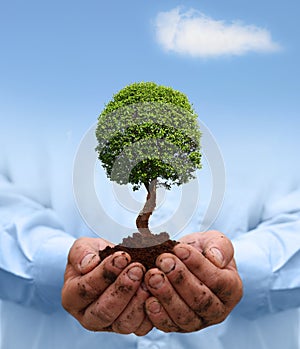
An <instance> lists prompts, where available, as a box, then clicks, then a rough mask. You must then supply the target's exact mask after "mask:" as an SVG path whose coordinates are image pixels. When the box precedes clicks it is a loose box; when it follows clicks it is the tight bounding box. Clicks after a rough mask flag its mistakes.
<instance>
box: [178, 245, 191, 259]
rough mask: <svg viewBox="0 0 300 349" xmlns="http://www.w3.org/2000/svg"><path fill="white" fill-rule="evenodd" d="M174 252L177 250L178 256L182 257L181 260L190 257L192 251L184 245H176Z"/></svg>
mask: <svg viewBox="0 0 300 349" xmlns="http://www.w3.org/2000/svg"><path fill="white" fill-rule="evenodd" d="M174 252H175V254H176V256H177V257H178V258H180V259H181V260H185V259H188V258H189V256H190V251H189V250H188V249H187V248H186V247H183V246H178V247H176V248H175V249H174Z"/></svg>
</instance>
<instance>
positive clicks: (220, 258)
mask: <svg viewBox="0 0 300 349" xmlns="http://www.w3.org/2000/svg"><path fill="white" fill-rule="evenodd" d="M210 252H211V253H212V255H213V257H214V259H215V260H216V262H217V263H218V264H219V265H220V267H222V266H223V263H224V257H223V254H222V252H221V251H220V250H219V249H218V248H216V247H212V248H211V249H210Z"/></svg>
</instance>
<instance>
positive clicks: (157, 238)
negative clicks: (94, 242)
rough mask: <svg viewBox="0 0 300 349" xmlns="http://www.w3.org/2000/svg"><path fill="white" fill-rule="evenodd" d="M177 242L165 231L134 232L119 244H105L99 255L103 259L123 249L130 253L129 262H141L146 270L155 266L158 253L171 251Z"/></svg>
mask: <svg viewBox="0 0 300 349" xmlns="http://www.w3.org/2000/svg"><path fill="white" fill-rule="evenodd" d="M178 243H179V242H178V241H174V240H170V239H169V234H168V233H166V232H163V233H160V234H158V235H154V234H150V235H149V236H143V235H141V234H140V233H134V234H133V236H132V237H131V236H128V237H127V238H124V239H123V241H122V243H121V244H119V245H116V246H114V247H109V246H107V247H106V248H105V249H104V250H102V251H99V256H100V258H101V260H103V259H104V258H106V257H107V256H109V255H111V254H113V253H114V252H116V251H125V252H127V253H128V254H130V256H131V262H139V263H142V264H143V265H144V267H145V268H146V269H147V270H148V269H151V268H155V261H156V258H157V257H158V256H159V255H160V254H162V253H165V252H169V253H172V251H173V248H174V246H175V245H177V244H178Z"/></svg>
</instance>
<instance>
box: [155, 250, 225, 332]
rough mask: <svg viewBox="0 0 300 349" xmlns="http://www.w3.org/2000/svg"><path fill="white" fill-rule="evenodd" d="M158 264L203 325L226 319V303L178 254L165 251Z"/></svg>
mask: <svg viewBox="0 0 300 349" xmlns="http://www.w3.org/2000/svg"><path fill="white" fill-rule="evenodd" d="M156 264H157V267H158V268H160V269H161V270H162V271H163V272H164V273H165V275H166V276H167V278H168V280H169V281H170V283H171V284H172V286H173V287H174V289H175V290H176V292H177V293H178V294H179V295H180V297H181V298H182V299H183V300H184V302H185V303H186V304H187V305H188V306H189V307H190V308H191V309H192V310H193V311H194V312H195V313H196V314H197V315H199V316H200V317H201V318H202V324H203V326H204V325H207V324H208V323H217V322H220V321H222V320H224V319H225V313H226V309H225V306H224V304H223V303H222V302H221V301H220V299H219V298H218V297H217V296H216V295H215V294H214V293H213V292H211V290H210V289H209V288H208V287H207V286H206V285H205V284H204V283H203V282H201V281H200V280H199V279H197V277H196V276H195V275H194V274H192V273H191V272H190V271H189V270H188V268H187V267H186V266H185V264H184V263H183V262H181V261H180V260H179V259H178V258H176V256H174V255H173V254H170V253H164V254H162V255H161V256H159V258H158V260H157V262H156Z"/></svg>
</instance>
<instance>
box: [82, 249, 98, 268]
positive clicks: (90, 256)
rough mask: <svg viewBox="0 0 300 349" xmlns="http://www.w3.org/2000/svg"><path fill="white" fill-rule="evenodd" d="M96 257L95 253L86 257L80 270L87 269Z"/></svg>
mask: <svg viewBox="0 0 300 349" xmlns="http://www.w3.org/2000/svg"><path fill="white" fill-rule="evenodd" d="M95 257H96V255H95V254H94V253H88V254H87V255H86V256H84V257H83V258H82V260H81V263H80V268H82V269H84V268H86V267H87V266H88V265H89V264H90V263H91V261H92V260H93V259H94V258H95Z"/></svg>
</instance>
